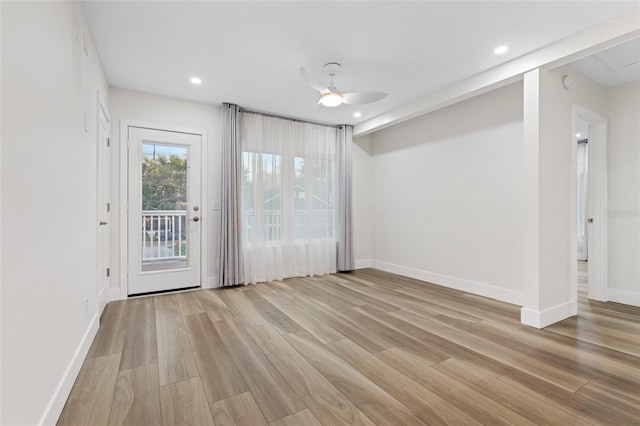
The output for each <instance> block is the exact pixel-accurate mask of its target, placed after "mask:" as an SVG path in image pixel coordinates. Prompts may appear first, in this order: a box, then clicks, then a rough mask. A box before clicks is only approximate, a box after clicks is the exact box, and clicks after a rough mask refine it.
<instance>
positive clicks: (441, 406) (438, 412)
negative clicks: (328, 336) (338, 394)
mask: <svg viewBox="0 0 640 426" xmlns="http://www.w3.org/2000/svg"><path fill="white" fill-rule="evenodd" d="M326 346H327V347H328V348H329V349H331V351H333V352H334V353H335V354H336V355H338V356H339V357H340V358H342V359H343V360H344V361H346V362H348V363H349V364H350V365H351V366H352V367H353V368H355V369H356V370H358V371H359V372H360V373H362V374H364V375H365V376H366V377H367V378H368V379H369V380H371V381H372V382H373V383H375V384H376V385H378V386H380V388H382V389H384V390H385V391H386V392H387V393H388V394H389V395H391V396H392V397H394V398H395V399H397V400H398V401H400V402H401V403H402V404H404V405H405V406H406V407H407V408H409V409H410V410H411V411H412V412H413V413H415V415H416V416H418V417H419V418H420V419H422V420H423V421H424V422H425V423H427V424H431V425H448V424H465V425H480V423H479V422H477V421H475V420H474V419H473V418H472V417H470V416H469V415H467V414H465V413H464V412H462V411H460V410H458V409H457V408H456V407H454V406H452V405H451V404H449V403H448V402H447V401H445V400H444V399H442V398H441V397H440V396H439V395H437V394H436V393H434V392H432V391H430V390H428V389H427V388H425V387H423V386H422V385H420V384H418V383H416V382H415V381H414V380H412V379H410V378H409V377H407V376H405V375H404V374H402V373H401V372H400V371H398V370H396V369H394V368H393V367H391V366H390V365H388V364H386V363H385V362H383V361H382V360H381V359H379V358H376V357H375V356H373V355H371V354H370V353H368V352H367V351H365V350H364V349H362V348H361V347H359V346H358V345H356V344H355V343H353V342H351V341H349V340H338V341H336V342H331V343H328V344H327V345H326Z"/></svg>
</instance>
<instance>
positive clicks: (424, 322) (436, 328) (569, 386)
mask: <svg viewBox="0 0 640 426" xmlns="http://www.w3.org/2000/svg"><path fill="white" fill-rule="evenodd" d="M391 315H392V316H396V317H398V318H400V319H402V320H404V321H407V322H409V323H411V324H413V325H416V326H417V327H421V328H424V329H428V330H429V331H430V332H431V333H433V334H436V335H439V336H441V337H446V338H447V339H449V340H450V341H452V342H455V343H457V344H460V345H464V346H466V347H467V348H469V349H471V350H473V351H475V352H477V353H479V354H482V355H485V356H486V357H490V358H492V359H494V360H496V361H498V362H500V363H502V364H505V365H508V366H510V367H512V368H516V369H521V370H522V371H525V372H527V373H528V374H532V375H535V376H537V377H540V378H542V379H544V380H547V381H549V382H551V383H554V384H555V385H557V386H560V387H562V388H564V389H566V390H568V391H569V392H575V391H576V390H578V389H580V388H581V387H582V386H584V384H585V383H586V380H585V379H583V378H581V377H579V376H578V375H577V374H575V373H573V372H571V371H569V370H567V369H562V368H559V367H556V366H553V365H549V364H548V363H546V362H543V361H540V360H538V359H536V358H535V357H531V356H527V355H523V354H521V353H520V352H518V350H517V348H514V349H508V348H505V347H502V346H499V345H497V344H495V343H492V342H489V341H486V340H483V339H480V338H478V337H476V336H475V335H473V334H469V333H464V332H461V331H458V330H456V329H454V328H452V327H448V326H446V325H443V324H441V323H439V322H437V321H434V320H432V319H427V318H423V317H420V316H418V315H415V314H413V313H410V312H405V311H395V312H392V313H391Z"/></svg>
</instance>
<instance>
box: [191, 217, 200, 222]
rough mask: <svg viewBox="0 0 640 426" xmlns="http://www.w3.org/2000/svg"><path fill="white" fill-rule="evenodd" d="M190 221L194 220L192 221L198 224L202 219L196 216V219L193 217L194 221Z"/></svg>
mask: <svg viewBox="0 0 640 426" xmlns="http://www.w3.org/2000/svg"><path fill="white" fill-rule="evenodd" d="M189 220H192V221H194V222H197V221H199V220H200V218H199V217H198V216H194V217H193V219H189Z"/></svg>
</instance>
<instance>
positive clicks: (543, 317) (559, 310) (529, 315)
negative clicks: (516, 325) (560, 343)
mask: <svg viewBox="0 0 640 426" xmlns="http://www.w3.org/2000/svg"><path fill="white" fill-rule="evenodd" d="M577 313H578V305H577V303H576V302H575V300H572V301H569V302H566V303H561V304H559V305H556V306H553V307H551V308H548V309H544V310H542V311H536V310H534V309H529V308H522V309H521V310H520V322H521V323H523V324H525V325H529V326H531V327H535V328H544V327H546V326H548V325H551V324H555V323H556V322H558V321H562V320H564V319H567V318H570V317H572V316H575V315H577Z"/></svg>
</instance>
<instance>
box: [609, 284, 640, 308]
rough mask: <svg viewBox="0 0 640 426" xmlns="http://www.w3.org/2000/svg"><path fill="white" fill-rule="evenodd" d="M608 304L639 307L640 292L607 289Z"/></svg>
mask: <svg viewBox="0 0 640 426" xmlns="http://www.w3.org/2000/svg"><path fill="white" fill-rule="evenodd" d="M607 294H608V296H609V297H608V298H609V302H616V303H624V304H625V305H631V306H638V307H640V291H629V290H620V289H617V288H611V287H609V288H608V289H607Z"/></svg>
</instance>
